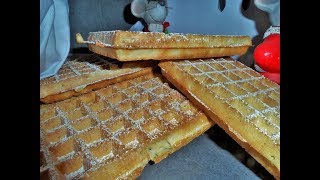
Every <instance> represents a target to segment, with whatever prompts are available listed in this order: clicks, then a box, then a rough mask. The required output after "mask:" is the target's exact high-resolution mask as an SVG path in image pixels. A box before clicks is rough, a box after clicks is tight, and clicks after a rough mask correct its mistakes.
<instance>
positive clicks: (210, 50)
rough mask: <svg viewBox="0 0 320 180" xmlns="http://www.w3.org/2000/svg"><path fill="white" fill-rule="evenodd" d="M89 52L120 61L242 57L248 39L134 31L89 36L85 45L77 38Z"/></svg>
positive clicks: (244, 37) (248, 45)
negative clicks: (86, 46)
mask: <svg viewBox="0 0 320 180" xmlns="http://www.w3.org/2000/svg"><path fill="white" fill-rule="evenodd" d="M77 41H78V42H79V43H88V48H89V50H91V51H93V52H95V53H97V54H101V55H103V56H106V57H111V58H114V59H118V60H119V61H135V60H149V59H154V60H165V59H171V60H172V59H184V58H189V59H190V58H209V57H222V56H231V55H241V54H244V53H245V52H246V51H247V49H248V48H249V47H250V46H251V39H250V37H249V36H231V35H229V36H228V35H200V34H181V33H170V34H165V33H159V32H134V31H121V30H115V31H100V32H90V34H89V37H88V41H83V39H82V37H81V35H80V34H77Z"/></svg>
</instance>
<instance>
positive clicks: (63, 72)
mask: <svg viewBox="0 0 320 180" xmlns="http://www.w3.org/2000/svg"><path fill="white" fill-rule="evenodd" d="M105 67H109V68H108V69H119V67H118V65H117V64H116V61H115V60H113V59H108V60H107V59H103V58H101V57H99V56H98V55H93V54H91V55H85V56H82V57H79V58H73V57H70V58H69V59H67V60H66V62H65V63H64V64H63V65H62V67H61V69H60V70H59V71H58V73H57V74H55V75H54V76H52V77H50V78H45V79H43V80H41V81H40V85H44V84H53V83H57V82H60V81H62V80H65V79H69V78H72V77H76V76H80V75H83V74H89V73H92V72H96V71H103V70H104V68H105ZM106 69H107V68H106Z"/></svg>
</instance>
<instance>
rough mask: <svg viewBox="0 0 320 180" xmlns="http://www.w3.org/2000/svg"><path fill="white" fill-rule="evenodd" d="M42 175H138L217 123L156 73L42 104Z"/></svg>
mask: <svg viewBox="0 0 320 180" xmlns="http://www.w3.org/2000/svg"><path fill="white" fill-rule="evenodd" d="M40 121H41V122H40V127H41V131H40V137H41V149H40V159H41V161H40V162H41V167H40V175H41V176H44V177H47V178H58V179H60V178H67V179H72V178H85V179H97V178H98V179H105V178H112V179H114V178H134V177H136V176H138V175H139V174H140V173H141V171H142V169H143V167H144V166H145V165H146V164H147V162H148V161H149V160H152V161H154V162H159V161H161V160H162V159H163V158H165V157H167V156H168V155H169V154H171V153H173V152H174V151H176V150H177V149H179V148H180V147H182V146H183V145H185V144H187V143H188V142H189V141H191V140H192V139H194V138H195V137H197V136H198V135H200V134H201V133H203V132H204V131H206V130H207V129H208V128H210V127H211V126H212V125H213V122H212V121H211V120H208V119H207V117H206V116H205V115H204V114H203V113H202V112H201V111H200V110H199V109H197V108H196V107H195V106H193V104H191V103H190V102H189V101H188V100H187V99H186V98H185V97H184V96H182V95H181V94H180V93H178V92H177V91H175V90H173V89H171V88H170V87H169V86H168V85H167V84H165V83H163V82H162V81H161V79H160V78H155V77H154V76H153V74H148V75H146V76H141V77H138V78H134V79H132V80H128V81H123V82H120V83H116V84H113V85H109V86H107V87H105V88H102V89H99V90H96V91H93V92H90V93H87V94H84V95H80V96H78V97H74V98H71V99H68V100H65V101H61V102H57V103H53V104H48V105H41V107H40Z"/></svg>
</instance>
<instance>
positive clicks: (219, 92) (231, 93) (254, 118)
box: [159, 58, 280, 179]
mask: <svg viewBox="0 0 320 180" xmlns="http://www.w3.org/2000/svg"><path fill="white" fill-rule="evenodd" d="M159 66H160V67H161V70H162V73H163V74H164V76H165V77H167V79H169V81H170V82H172V83H173V84H174V85H175V86H176V87H177V88H178V89H179V90H180V91H181V92H183V93H184V94H185V95H186V96H187V97H188V98H189V99H190V100H191V101H193V102H194V103H195V104H196V105H197V106H198V107H200V108H201V109H202V110H203V111H205V113H206V114H207V115H208V116H209V117H210V118H211V119H213V120H216V123H217V124H218V125H219V126H221V127H222V128H223V129H224V130H225V131H226V132H227V133H228V134H229V135H230V136H231V137H232V138H234V139H235V140H236V141H237V142H238V143H239V144H240V145H242V146H243V147H244V148H245V149H246V151H248V153H249V154H251V155H252V156H253V157H254V158H255V159H256V160H257V161H258V162H260V164H262V165H263V166H264V167H265V168H266V169H267V170H268V171H269V172H270V173H271V174H272V175H273V176H274V177H276V178H278V179H279V178H280V87H279V85H277V84H275V83H273V82H271V81H270V80H268V79H266V78H265V77H263V76H262V75H260V74H259V73H257V72H255V71H254V70H252V69H251V68H249V67H247V66H245V65H243V64H241V63H240V62H238V61H234V60H226V59H223V58H220V59H205V60H196V61H189V60H184V61H179V62H174V61H167V62H161V63H159Z"/></svg>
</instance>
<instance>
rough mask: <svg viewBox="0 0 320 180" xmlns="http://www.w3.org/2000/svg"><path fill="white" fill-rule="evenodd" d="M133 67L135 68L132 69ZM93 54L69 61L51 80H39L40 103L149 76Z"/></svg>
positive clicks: (135, 68) (146, 68)
mask: <svg viewBox="0 0 320 180" xmlns="http://www.w3.org/2000/svg"><path fill="white" fill-rule="evenodd" d="M135 65H136V66H135ZM151 70H152V69H151V67H146V66H145V67H139V65H137V64H135V63H134V62H132V63H131V64H130V65H127V64H124V63H120V62H118V61H116V60H113V59H110V58H104V57H101V56H99V55H96V54H90V55H84V56H80V57H77V58H75V57H70V58H69V59H68V60H67V61H66V62H65V63H64V64H63V65H62V67H61V69H60V70H59V71H58V73H57V74H56V75H54V76H51V77H48V78H44V79H42V80H40V101H42V102H44V103H52V102H56V101H60V100H64V99H67V98H70V97H72V96H77V95H80V94H84V93H87V92H89V91H91V90H95V89H99V88H102V87H105V86H106V85H108V84H112V83H115V82H119V81H122V80H127V79H131V78H134V77H138V76H141V75H144V74H146V73H149V72H151Z"/></svg>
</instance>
